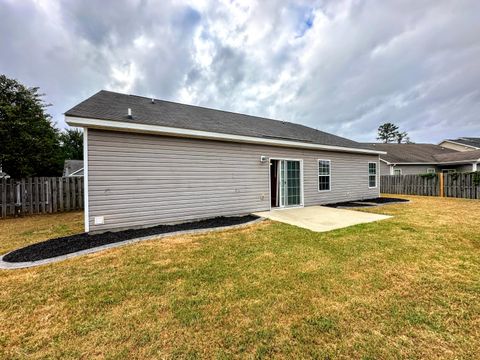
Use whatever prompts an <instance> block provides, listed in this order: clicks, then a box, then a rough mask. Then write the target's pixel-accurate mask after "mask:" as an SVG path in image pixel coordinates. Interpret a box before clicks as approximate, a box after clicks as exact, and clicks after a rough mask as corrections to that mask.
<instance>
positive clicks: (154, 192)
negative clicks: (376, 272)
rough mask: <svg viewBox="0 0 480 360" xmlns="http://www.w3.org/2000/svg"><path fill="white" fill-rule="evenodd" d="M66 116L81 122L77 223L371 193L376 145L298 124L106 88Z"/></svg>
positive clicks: (241, 210) (153, 218) (374, 191)
mask: <svg viewBox="0 0 480 360" xmlns="http://www.w3.org/2000/svg"><path fill="white" fill-rule="evenodd" d="M65 120H66V122H67V123H68V124H69V125H71V126H76V127H82V128H84V165H85V166H84V176H85V177H84V179H85V191H84V193H85V228H86V231H91V232H102V231H107V230H120V229H127V228H134V227H147V226H153V225H157V224H167V223H170V224H171V223H179V222H185V221H191V220H196V219H201V218H210V217H216V216H222V215H223V216H232V215H242V214H247V213H252V212H257V211H264V210H270V209H272V208H273V209H283V208H287V207H303V206H309V205H319V204H326V203H334V202H340V201H348V200H357V199H365V198H374V197H378V196H379V181H378V175H379V154H381V153H382V151H380V150H376V149H372V148H371V146H368V145H364V144H360V143H357V142H355V141H352V140H348V139H345V138H342V137H339V136H335V135H332V134H329V133H326V132H322V131H319V130H316V129H312V128H309V127H306V126H303V125H299V124H294V123H290V122H284V121H278V120H271V119H265V118H260V117H255V116H248V115H243V114H237V113H232V112H227V111H220V110H213V109H208V108H204V107H198V106H191V105H184V104H178V103H174V102H169V101H162V100H157V99H151V98H146V97H141V96H134V95H125V94H119V93H114V92H109V91H100V92H98V93H97V94H95V95H93V96H92V97H90V98H88V99H86V100H85V101H83V102H81V103H80V104H78V105H76V106H75V107H73V108H72V109H70V110H68V111H67V112H66V113H65Z"/></svg>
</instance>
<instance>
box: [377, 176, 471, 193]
mask: <svg viewBox="0 0 480 360" xmlns="http://www.w3.org/2000/svg"><path fill="white" fill-rule="evenodd" d="M442 179H443V180H442ZM442 187H443V188H442ZM380 191H381V192H382V193H388V194H406V195H424V196H442V195H443V196H445V197H455V198H466V199H480V172H477V173H451V174H439V175H438V176H434V177H428V176H422V175H382V176H381V177H380Z"/></svg>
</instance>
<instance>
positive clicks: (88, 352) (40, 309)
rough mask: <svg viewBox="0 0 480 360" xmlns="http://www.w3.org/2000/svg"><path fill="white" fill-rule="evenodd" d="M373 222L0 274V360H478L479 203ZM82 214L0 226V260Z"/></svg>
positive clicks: (178, 244) (205, 239) (194, 241)
mask: <svg viewBox="0 0 480 360" xmlns="http://www.w3.org/2000/svg"><path fill="white" fill-rule="evenodd" d="M409 198H410V199H411V200H412V202H411V203H408V204H399V205H388V206H383V207H378V208H374V209H368V210H365V211H370V212H376V213H382V214H388V215H393V216H394V217H393V218H391V219H388V220H384V221H381V222H376V223H369V224H364V225H359V226H354V227H350V228H346V229H341V230H336V231H332V232H328V233H313V232H310V231H307V230H303V229H299V228H296V227H293V226H289V225H284V224H280V223H273V222H263V223H261V224H259V225H255V226H253V227H250V228H247V229H241V230H231V231H226V232H221V233H212V234H206V235H196V236H181V237H176V238H169V239H164V240H159V241H148V242H143V243H138V244H134V245H130V246H126V247H122V248H117V249H113V250H109V251H105V252H101V253H97V254H92V255H88V256H83V257H79V258H75V259H71V260H68V261H64V262H61V263H56V264H51V265H47V266H43V267H37V268H32V269H26V270H16V271H0V318H1V323H0V358H6V359H7V358H8V359H16V358H19V359H23V358H29V359H31V358H33V359H36V358H67V359H68V358H84V359H92V358H110V359H145V358H218V359H226V358H365V359H369V358H382V359H385V358H409V359H415V358H419V359H420V358H422V359H424V358H427V359H438V358H451V359H453V358H472V359H473V358H478V354H479V353H480V232H479V229H480V228H479V225H480V221H479V213H480V201H473V200H460V199H439V198H427V197H413V196H412V197H409ZM82 220H83V218H82V215H81V214H80V213H74V214H61V215H52V216H48V215H47V216H36V217H30V218H24V219H11V220H2V221H0V248H1V249H2V251H3V252H5V251H8V250H12V249H13V248H16V247H18V246H20V245H25V244H28V243H32V242H36V241H40V240H42V239H46V238H48V237H51V236H55V235H65V234H69V233H74V232H78V231H81V227H82Z"/></svg>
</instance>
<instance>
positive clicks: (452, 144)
mask: <svg viewBox="0 0 480 360" xmlns="http://www.w3.org/2000/svg"><path fill="white" fill-rule="evenodd" d="M438 145H440V146H443V147H445V148H448V149H452V150H456V151H471V150H480V138H479V137H461V138H458V139H448V140H443V141H442V142H441V143H440V144H438Z"/></svg>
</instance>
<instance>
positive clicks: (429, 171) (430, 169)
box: [427, 168, 436, 174]
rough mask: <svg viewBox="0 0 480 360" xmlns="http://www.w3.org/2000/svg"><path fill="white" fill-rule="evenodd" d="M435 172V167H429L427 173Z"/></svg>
mask: <svg viewBox="0 0 480 360" xmlns="http://www.w3.org/2000/svg"><path fill="white" fill-rule="evenodd" d="M432 170H433V171H432ZM435 173H436V171H435V168H427V174H435Z"/></svg>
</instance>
